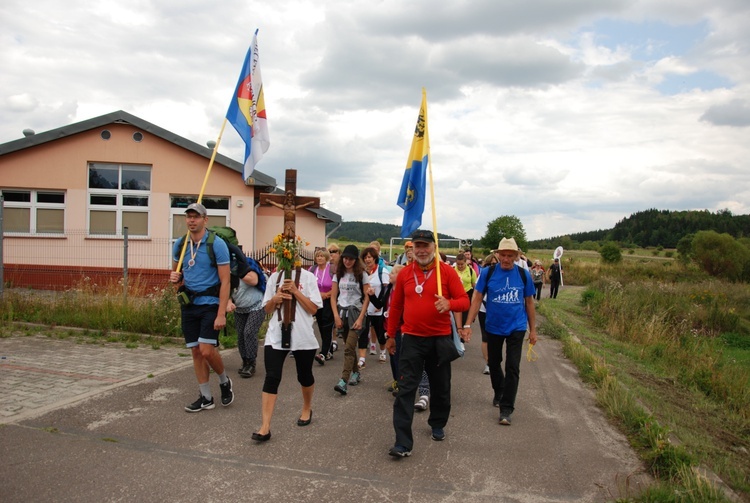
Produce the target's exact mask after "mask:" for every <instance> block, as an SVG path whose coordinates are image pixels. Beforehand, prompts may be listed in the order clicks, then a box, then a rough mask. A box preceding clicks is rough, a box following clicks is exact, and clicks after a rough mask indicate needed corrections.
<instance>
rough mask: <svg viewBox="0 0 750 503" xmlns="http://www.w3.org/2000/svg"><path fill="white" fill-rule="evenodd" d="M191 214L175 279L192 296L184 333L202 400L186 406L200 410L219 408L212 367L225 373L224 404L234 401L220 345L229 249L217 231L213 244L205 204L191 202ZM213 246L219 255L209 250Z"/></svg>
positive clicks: (178, 248)
mask: <svg viewBox="0 0 750 503" xmlns="http://www.w3.org/2000/svg"><path fill="white" fill-rule="evenodd" d="M185 219H186V222H187V228H188V231H189V232H190V235H189V236H188V237H187V249H186V252H185V257H184V262H183V268H182V271H181V272H178V271H177V264H178V263H179V260H180V255H181V254H182V240H178V241H177V242H176V243H175V245H174V247H173V249H172V258H173V260H174V264H173V270H172V272H171V273H170V276H169V280H170V281H171V282H172V283H174V284H178V283H182V286H181V287H180V292H181V294H180V296H181V297H182V298H183V299H185V300H186V301H187V302H184V303H183V302H181V304H182V306H181V307H182V308H181V314H182V333H183V335H184V336H185V345H186V346H187V347H188V348H190V351H191V352H192V356H193V368H194V370H195V377H196V378H197V379H198V387H199V388H200V395H199V396H198V400H196V401H195V402H193V403H191V404H190V405H187V406H185V410H186V411H187V412H200V411H202V410H207V409H213V408H214V399H213V396H212V394H211V386H210V384H209V382H208V377H209V367H210V368H212V369H213V371H214V372H215V373H216V375H218V376H219V388H220V389H221V404H222V405H223V406H225V407H226V406H227V405H229V404H231V403H232V401H234V393H233V391H232V381H231V380H230V379H229V378H228V377H227V374H226V372H225V370H224V362H223V360H222V359H221V354H220V353H219V351H218V350H217V349H216V348H217V346H218V345H219V331H220V330H221V329H222V328H224V327H225V326H226V324H227V302H228V301H229V288H230V272H229V249H228V248H227V245H226V243H225V242H224V241H223V240H222V239H221V238H220V237H218V236H214V240H213V243H209V231H208V230H207V229H206V224H207V223H208V214H207V212H206V208H205V206H203V205H202V204H199V203H192V204H190V205H189V206H188V207H187V210H185ZM209 246H210V247H211V248H212V251H213V256H214V259H212V258H211V254H210V253H209V250H208V248H209Z"/></svg>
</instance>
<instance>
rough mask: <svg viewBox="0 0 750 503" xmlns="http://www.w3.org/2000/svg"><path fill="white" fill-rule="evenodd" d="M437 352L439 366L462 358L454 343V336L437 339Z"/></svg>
mask: <svg viewBox="0 0 750 503" xmlns="http://www.w3.org/2000/svg"><path fill="white" fill-rule="evenodd" d="M435 350H436V351H437V356H438V362H437V364H438V365H444V364H446V363H450V362H452V361H453V360H457V359H458V358H460V357H461V354H460V353H459V352H458V349H457V348H456V345H455V344H454V343H453V335H446V336H440V337H437V340H436V341H435Z"/></svg>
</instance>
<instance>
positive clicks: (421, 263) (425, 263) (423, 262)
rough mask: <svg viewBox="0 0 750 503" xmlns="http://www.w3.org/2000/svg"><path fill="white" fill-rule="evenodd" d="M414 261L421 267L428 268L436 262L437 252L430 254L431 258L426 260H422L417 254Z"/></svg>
mask: <svg viewBox="0 0 750 503" xmlns="http://www.w3.org/2000/svg"><path fill="white" fill-rule="evenodd" d="M414 261H415V262H416V263H417V264H419V266H420V267H427V266H428V265H430V264H432V263H433V262H434V261H435V252H432V253H430V254H429V256H428V257H427V258H425V259H424V260H422V259H420V258H419V257H418V256H417V255H416V254H414Z"/></svg>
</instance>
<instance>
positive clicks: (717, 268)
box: [692, 231, 750, 281]
mask: <svg viewBox="0 0 750 503" xmlns="http://www.w3.org/2000/svg"><path fill="white" fill-rule="evenodd" d="M692 248H693V254H694V256H695V261H696V262H697V263H698V265H700V267H701V268H702V269H703V270H704V271H706V272H707V273H708V274H710V275H711V276H717V277H720V278H725V279H728V280H730V281H741V280H742V279H743V278H746V277H747V276H748V273H750V271H749V270H748V269H750V267H749V266H750V250H748V249H747V248H746V247H745V246H743V245H742V244H741V243H739V242H738V241H737V240H735V239H734V238H733V237H732V236H731V235H729V234H727V233H724V234H719V233H718V232H715V231H700V232H698V233H696V234H695V237H694V238H693V243H692Z"/></svg>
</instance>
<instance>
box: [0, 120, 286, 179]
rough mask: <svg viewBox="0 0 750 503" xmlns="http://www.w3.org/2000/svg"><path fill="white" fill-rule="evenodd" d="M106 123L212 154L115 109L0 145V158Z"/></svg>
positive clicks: (222, 159) (221, 158) (229, 163)
mask: <svg viewBox="0 0 750 503" xmlns="http://www.w3.org/2000/svg"><path fill="white" fill-rule="evenodd" d="M108 124H131V125H133V126H135V127H137V128H138V129H142V130H143V131H147V132H149V133H151V134H152V135H154V136H157V137H159V138H161V139H163V140H166V141H168V142H171V143H174V144H175V145H178V146H180V147H182V148H184V149H186V150H189V151H191V152H193V153H195V154H198V155H200V156H203V157H205V158H206V159H211V154H212V153H213V150H212V149H210V148H208V147H205V146H203V145H200V144H198V143H195V142H194V141H191V140H188V139H187V138H183V137H182V136H179V135H177V134H175V133H173V132H171V131H167V130H166V129H164V128H162V127H159V126H157V125H156V124H152V123H150V122H148V121H146V120H143V119H141V118H140V117H136V116H135V115H132V114H129V113H127V112H124V111H122V110H118V111H117V112H112V113H109V114H105V115H100V116H99V117H94V118H92V119H87V120H85V121H81V122H76V123H75V124H68V125H67V126H62V127H59V128H57V129H51V130H49V131H45V132H43V133H37V134H32V135H30V136H26V137H25V138H21V139H18V140H13V141H9V142H7V143H3V144H0V155H5V154H10V153H11V152H16V151H18V150H23V149H26V148H31V147H35V146H37V145H41V144H43V143H47V142H50V141H54V140H59V139H60V138H65V137H66V136H71V135H74V134H78V133H82V132H84V131H89V130H91V129H96V128H100V127H102V126H106V125H108ZM215 161H216V162H218V163H219V164H221V165H223V166H226V167H228V168H229V169H232V170H234V171H236V172H238V173H240V174H241V173H242V168H243V165H242V163H241V162H237V161H235V160H234V159H230V158H229V157H227V156H225V155H222V154H219V153H217V154H216V159H215ZM253 179H254V180H255V185H256V186H260V187H276V179H275V178H273V177H272V176H268V175H266V174H265V173H262V172H260V171H258V170H257V169H256V170H255V172H254V173H253Z"/></svg>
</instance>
